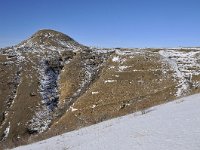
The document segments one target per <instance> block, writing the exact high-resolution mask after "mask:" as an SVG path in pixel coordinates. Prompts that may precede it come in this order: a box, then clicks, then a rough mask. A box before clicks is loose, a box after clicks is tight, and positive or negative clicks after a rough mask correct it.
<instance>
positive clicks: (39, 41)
mask: <svg viewBox="0 0 200 150" xmlns="http://www.w3.org/2000/svg"><path fill="white" fill-rule="evenodd" d="M19 45H20V47H21V46H27V47H33V46H36V47H40V46H46V47H49V46H54V47H63V48H70V47H75V46H80V44H79V43H78V42H76V41H75V40H74V39H72V38H71V37H69V36H68V35H65V34H63V33H61V32H58V31H55V30H51V29H42V30H39V31H37V32H36V33H35V34H33V35H32V36H31V37H30V38H29V39H28V40H25V41H23V42H22V43H20V44H19Z"/></svg>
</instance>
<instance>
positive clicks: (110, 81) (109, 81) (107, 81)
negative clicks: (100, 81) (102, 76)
mask: <svg viewBox="0 0 200 150" xmlns="http://www.w3.org/2000/svg"><path fill="white" fill-rule="evenodd" d="M113 82H117V80H105V81H104V83H113Z"/></svg>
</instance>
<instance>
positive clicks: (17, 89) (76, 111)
mask: <svg viewBox="0 0 200 150" xmlns="http://www.w3.org/2000/svg"><path fill="white" fill-rule="evenodd" d="M199 92H200V48H198V47H190V48H156V49H155V48H146V49H142V48H132V49H131V48H112V49H109V48H95V47H87V46H84V45H82V44H79V43H78V42H76V41H75V40H73V39H72V38H71V37H69V36H67V35H65V34H63V33H60V32H57V31H53V30H40V31H38V32H37V33H35V34H34V35H33V36H32V37H30V38H29V39H27V40H25V41H23V42H21V43H19V44H18V45H16V46H12V47H6V48H2V49H0V141H1V142H0V144H1V145H3V146H8V145H9V146H10V147H15V146H18V145H22V144H27V143H31V142H34V141H38V140H41V139H45V138H49V137H52V136H55V135H58V134H61V133H64V132H68V131H72V130H76V129H79V128H81V127H85V126H89V125H92V124H96V123H98V122H102V121H104V120H108V119H111V118H114V117H118V116H122V115H126V114H130V113H133V112H136V111H142V112H144V113H146V112H148V111H146V110H148V108H149V107H151V106H155V105H158V104H161V103H165V102H168V101H171V100H175V99H177V98H178V97H183V96H186V95H191V94H194V93H199Z"/></svg>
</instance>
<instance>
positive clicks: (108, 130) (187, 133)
mask: <svg viewBox="0 0 200 150" xmlns="http://www.w3.org/2000/svg"><path fill="white" fill-rule="evenodd" d="M199 107H200V94H197V95H192V96H189V97H185V98H181V99H179V100H176V101H174V102H170V103H167V104H164V105H159V106H156V107H153V108H150V109H148V110H143V111H141V112H137V113H134V114H131V115H127V116H124V117H119V118H116V119H112V120H109V121H105V122H102V123H99V124H97V125H93V126H90V127H87V128H82V129H80V130H77V131H73V132H69V133H66V134H63V135H60V136H57V137H53V138H50V139H48V140H45V141H41V142H38V143H35V144H32V145H28V146H22V147H18V148H16V149H15V150H38V149H45V150H47V149H48V150H50V149H52V150H53V149H57V150H58V149H62V150H63V149H66V150H67V149H69V150H90V149H91V150H94V149H95V150H121V149H124V150H133V149H134V150H147V149H148V150H188V149H190V150H199V149H200V116H199V114H200V109H199Z"/></svg>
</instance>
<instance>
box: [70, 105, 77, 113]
mask: <svg viewBox="0 0 200 150" xmlns="http://www.w3.org/2000/svg"><path fill="white" fill-rule="evenodd" d="M70 109H71V111H72V112H74V111H77V110H78V109H76V108H74V107H72V106H70Z"/></svg>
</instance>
